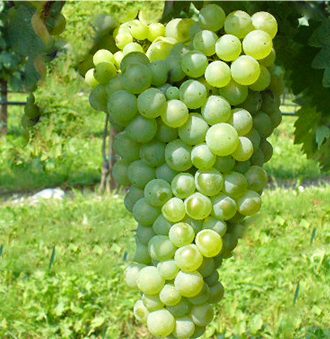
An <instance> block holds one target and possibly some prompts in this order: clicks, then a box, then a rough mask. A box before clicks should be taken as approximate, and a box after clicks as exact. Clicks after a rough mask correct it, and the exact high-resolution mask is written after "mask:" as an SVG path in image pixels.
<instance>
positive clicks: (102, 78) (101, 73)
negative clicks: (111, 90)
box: [94, 62, 117, 85]
mask: <svg viewBox="0 0 330 339" xmlns="http://www.w3.org/2000/svg"><path fill="white" fill-rule="evenodd" d="M116 75H117V69H116V66H115V65H114V64H112V63H108V62H102V63H100V64H97V65H96V66H95V72H94V77H95V79H96V80H97V81H98V82H99V83H100V84H102V85H105V84H106V83H108V82H109V80H110V79H112V78H114V77H115V76H116Z"/></svg>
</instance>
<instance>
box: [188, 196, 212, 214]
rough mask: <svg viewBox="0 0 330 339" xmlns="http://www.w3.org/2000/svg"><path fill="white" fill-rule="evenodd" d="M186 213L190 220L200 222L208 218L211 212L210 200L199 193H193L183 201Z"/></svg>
mask: <svg viewBox="0 0 330 339" xmlns="http://www.w3.org/2000/svg"><path fill="white" fill-rule="evenodd" d="M184 205H185V209H186V213H187V214H188V215H189V217H190V218H193V219H196V220H202V219H205V218H206V217H208V216H209V215H210V213H211V210H212V204H211V200H210V199H209V198H208V197H206V196H205V195H203V194H201V193H198V192H197V193H194V194H192V195H191V196H189V197H188V198H187V199H186V200H185V201H184Z"/></svg>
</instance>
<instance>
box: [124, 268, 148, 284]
mask: <svg viewBox="0 0 330 339" xmlns="http://www.w3.org/2000/svg"><path fill="white" fill-rule="evenodd" d="M143 267H144V265H142V264H134V263H133V264H129V265H128V266H127V268H126V270H125V282H126V285H127V286H128V287H130V288H138V287H137V278H138V275H139V272H140V271H141V269H142V268H143Z"/></svg>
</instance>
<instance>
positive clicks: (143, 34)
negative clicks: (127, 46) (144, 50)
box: [128, 20, 149, 40]
mask: <svg viewBox="0 0 330 339" xmlns="http://www.w3.org/2000/svg"><path fill="white" fill-rule="evenodd" d="M128 24H129V28H130V31H131V34H132V36H133V38H135V39H137V40H145V39H147V37H148V33H149V29H148V26H147V25H145V24H144V23H143V22H141V21H140V20H132V21H129V22H128Z"/></svg>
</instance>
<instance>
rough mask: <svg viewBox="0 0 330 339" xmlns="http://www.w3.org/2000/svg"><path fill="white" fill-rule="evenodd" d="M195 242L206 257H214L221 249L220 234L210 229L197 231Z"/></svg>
mask: <svg viewBox="0 0 330 339" xmlns="http://www.w3.org/2000/svg"><path fill="white" fill-rule="evenodd" d="M195 242H196V245H197V247H198V249H199V251H200V252H201V253H202V254H203V256H204V257H207V258H210V257H215V256H216V255H218V254H219V253H220V251H221V249H222V239H221V236H220V235H219V234H218V233H217V232H215V231H213V230H211V229H204V230H202V231H200V232H198V233H197V235H196V240H195Z"/></svg>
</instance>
